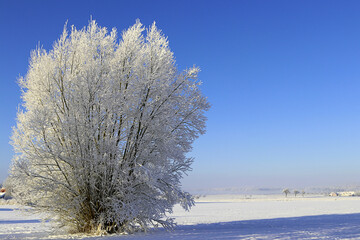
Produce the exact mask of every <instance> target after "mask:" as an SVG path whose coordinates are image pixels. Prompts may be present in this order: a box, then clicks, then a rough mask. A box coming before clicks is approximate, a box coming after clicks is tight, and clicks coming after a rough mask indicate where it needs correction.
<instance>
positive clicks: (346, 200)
mask: <svg viewBox="0 0 360 240" xmlns="http://www.w3.org/2000/svg"><path fill="white" fill-rule="evenodd" d="M0 204H1V203H0ZM172 216H173V217H175V219H176V222H177V223H178V227H177V228H176V229H175V230H174V231H171V232H167V231H165V230H163V229H157V230H153V231H150V232H148V233H147V234H144V233H138V234H134V235H121V236H105V237H99V236H96V237H91V236H79V235H67V234H64V233H63V232H62V231H61V230H59V229H53V228H52V223H51V222H41V220H40V216H39V215H36V214H29V213H27V212H24V211H22V210H20V209H19V208H18V207H17V206H13V205H0V239H89V240H93V239H104V240H115V239H124V240H138V239H146V240H153V239H174V240H180V239H193V240H195V239H200V240H201V239H207V240H213V239H360V198H359V197H324V196H306V197H297V198H294V197H288V198H285V197H284V196H274V195H272V196H252V197H251V198H250V199H248V198H245V197H244V195H213V196H207V197H203V198H200V199H198V200H197V204H196V206H195V207H193V208H192V210H191V211H190V212H185V211H183V210H182V209H181V208H180V207H179V206H176V207H175V208H174V213H173V215H172Z"/></svg>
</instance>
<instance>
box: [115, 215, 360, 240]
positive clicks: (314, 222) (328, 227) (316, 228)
mask: <svg viewBox="0 0 360 240" xmlns="http://www.w3.org/2000/svg"><path fill="white" fill-rule="evenodd" d="M359 226H360V213H355V214H333V215H318V216H305V217H291V218H275V219H261V220H246V221H234V222H221V223H211V224H198V225H182V226H178V227H176V228H175V230H174V231H171V232H166V231H165V230H163V229H159V230H154V231H151V232H150V233H149V234H134V235H132V236H121V237H119V236H117V237H115V236H114V237H110V238H109V239H128V238H129V239H175V240H176V239H179V240H180V239H191V240H195V239H196V240H200V239H208V240H214V239H256V238H259V239H274V238H276V239H343V238H356V239H360V230H359Z"/></svg>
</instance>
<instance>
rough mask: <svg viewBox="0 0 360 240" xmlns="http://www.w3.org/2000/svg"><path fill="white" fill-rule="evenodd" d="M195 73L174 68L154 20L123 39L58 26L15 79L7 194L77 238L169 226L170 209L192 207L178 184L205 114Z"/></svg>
mask: <svg viewBox="0 0 360 240" xmlns="http://www.w3.org/2000/svg"><path fill="white" fill-rule="evenodd" d="M198 72H199V69H198V68H196V67H193V68H190V69H188V70H186V71H183V72H179V71H178V69H177V68H176V66H175V59H174V56H173V53H172V52H171V51H170V48H169V45H168V40H167V38H166V37H165V36H164V35H163V34H162V33H161V31H160V30H158V29H157V28H156V26H155V24H153V25H152V26H151V27H149V28H148V29H145V28H144V27H143V26H142V24H141V23H140V22H139V21H137V22H136V24H135V25H134V26H132V27H130V28H129V29H128V30H126V31H124V32H123V33H122V38H121V39H120V40H118V39H117V33H116V30H114V29H113V30H112V31H111V32H108V31H107V29H106V28H101V27H99V26H98V25H97V24H96V23H95V21H91V22H90V23H89V25H88V26H87V27H86V28H83V29H81V30H77V29H76V28H74V27H72V28H71V31H70V32H68V31H67V27H66V26H65V28H64V31H63V34H62V35H61V37H60V39H59V40H58V41H56V42H55V43H54V46H53V49H52V50H50V51H45V50H43V49H41V48H38V49H36V50H35V51H33V53H32V55H31V59H30V65H29V70H28V72H27V75H26V76H25V77H23V78H21V79H20V86H21V88H22V90H23V93H22V99H23V105H22V107H21V109H20V110H19V113H18V116H17V126H16V127H15V128H14V133H13V136H12V145H13V146H14V148H15V151H16V153H17V155H16V156H15V157H14V159H13V164H12V169H11V177H10V181H11V182H12V184H13V186H14V189H13V195H14V196H15V197H16V199H17V200H18V201H21V202H22V203H26V204H29V205H31V206H32V207H33V208H35V209H38V210H40V211H46V212H49V213H53V214H55V216H56V219H59V221H60V223H61V224H63V225H64V226H67V227H69V228H70V229H71V230H73V231H76V232H90V231H97V230H99V231H107V232H124V231H125V232H128V231H134V230H136V229H139V228H140V229H146V228H148V227H149V226H152V225H155V226H156V225H158V224H160V225H162V226H164V227H172V225H173V221H172V219H171V218H166V213H171V212H172V208H173V206H174V204H177V203H180V204H181V205H182V207H183V208H185V209H189V208H190V207H191V206H192V205H193V203H194V202H193V198H192V196H191V195H190V194H188V193H187V192H184V191H182V190H181V186H180V179H181V178H182V176H183V174H185V173H186V172H187V171H189V170H190V165H191V163H192V161H193V160H192V159H191V158H188V157H186V153H188V152H189V151H190V150H191V144H192V143H193V141H194V140H195V139H196V138H197V137H198V136H199V135H200V134H203V133H204V129H205V120H206V119H205V117H204V111H206V110H207V109H208V108H209V104H208V102H207V100H206V98H205V97H203V96H202V94H201V92H200V90H199V85H200V82H199V81H198V80H197V74H198Z"/></svg>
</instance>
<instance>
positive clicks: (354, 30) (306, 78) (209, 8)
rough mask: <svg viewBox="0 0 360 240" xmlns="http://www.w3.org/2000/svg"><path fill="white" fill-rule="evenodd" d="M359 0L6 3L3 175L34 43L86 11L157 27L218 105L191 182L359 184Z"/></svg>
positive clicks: (0, 11)
mask: <svg viewBox="0 0 360 240" xmlns="http://www.w3.org/2000/svg"><path fill="white" fill-rule="evenodd" d="M359 12H360V2H359V1H340V0H339V1H329V0H324V1H316V0H308V1H306V0H304V1H287V0H284V1H265V0H264V1H256V0H248V1H240V0H239V1H209V0H208V1H194V0H192V1H156V0H155V1H115V0H114V1H109V0H108V1H106V0H103V1H60V0H58V1H54V0H52V1H45V0H43V1H39V0H32V1H11V0H0V84H1V85H0V91H1V92H0V113H1V117H0V166H1V168H0V181H1V180H4V179H5V177H6V175H7V171H8V167H9V165H10V161H11V158H12V155H13V152H12V147H11V146H10V145H9V144H8V142H9V137H10V135H11V127H12V126H14V125H15V118H16V109H17V106H18V105H19V104H20V89H19V87H18V86H17V84H16V78H17V77H18V76H19V75H25V74H26V71H27V68H28V59H29V55H30V51H31V50H32V49H34V48H35V47H36V45H37V44H38V42H40V44H41V45H43V46H44V48H45V49H50V48H51V46H52V44H53V42H54V41H55V40H56V39H58V37H59V35H60V33H61V31H62V28H63V26H64V23H65V21H66V20H68V23H69V25H75V26H76V27H77V28H82V27H83V26H85V25H87V24H88V21H89V19H90V16H91V15H92V17H93V19H95V20H97V22H98V23H99V25H100V26H104V27H108V28H112V27H116V28H117V29H118V30H119V31H122V30H123V29H125V28H127V27H129V26H130V25H132V24H134V23H135V20H136V19H137V18H139V19H140V20H141V22H142V23H143V24H145V25H150V24H151V23H152V22H153V21H156V22H157V25H158V27H159V28H160V29H162V30H163V32H164V33H165V35H167V36H168V38H169V41H170V47H171V48H172V50H173V51H174V53H175V56H176V59H177V64H178V66H179V68H180V69H184V68H185V67H189V66H192V65H193V64H196V65H198V66H200V67H201V69H202V72H201V75H200V78H201V80H202V81H203V83H204V84H203V88H202V89H203V92H204V94H205V95H206V96H208V98H209V101H210V102H211V104H212V108H211V110H210V111H209V112H208V113H207V116H208V118H209V120H208V122H207V133H206V134H205V135H204V136H202V137H200V139H198V140H197V141H196V143H195V144H194V150H193V152H192V153H191V154H189V155H191V156H194V157H195V158H196V160H195V163H194V165H193V169H194V170H193V172H192V173H190V174H189V176H188V177H187V178H186V179H185V180H184V186H185V187H186V188H191V185H193V187H199V188H201V187H204V188H205V187H226V186H228V187H236V186H240V187H241V186H288V185H290V186H291V185H301V186H304V185H306V186H307V185H343V184H354V183H359V184H360V175H359V174H358V172H359V170H360V94H359V93H360V14H359Z"/></svg>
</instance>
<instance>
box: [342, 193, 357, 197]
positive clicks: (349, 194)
mask: <svg viewBox="0 0 360 240" xmlns="http://www.w3.org/2000/svg"><path fill="white" fill-rule="evenodd" d="M339 196H341V197H352V196H355V192H339Z"/></svg>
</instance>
